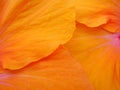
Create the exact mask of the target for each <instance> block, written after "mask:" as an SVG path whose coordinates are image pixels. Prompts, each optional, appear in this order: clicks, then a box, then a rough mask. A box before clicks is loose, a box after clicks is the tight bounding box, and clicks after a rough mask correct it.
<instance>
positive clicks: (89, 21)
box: [76, 0, 120, 32]
mask: <svg viewBox="0 0 120 90" xmlns="http://www.w3.org/2000/svg"><path fill="white" fill-rule="evenodd" d="M119 4H120V2H119V0H91V1H89V0H76V14H77V16H76V21H77V22H79V23H82V24H85V25H86V26H88V27H98V26H101V25H104V26H103V27H104V28H105V29H106V30H108V31H111V32H115V31H116V30H117V29H118V27H119V28H120V23H119V22H120V19H119V17H120V12H119V9H120V5H119Z"/></svg>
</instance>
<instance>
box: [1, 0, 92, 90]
mask: <svg viewBox="0 0 120 90" xmlns="http://www.w3.org/2000/svg"><path fill="white" fill-rule="evenodd" d="M0 7H1V8H0V90H92V86H91V84H90V82H89V80H88V78H87V76H86V74H85V72H84V70H83V69H82V68H81V66H80V65H79V63H78V62H77V61H76V60H75V59H74V58H73V57H72V56H71V55H70V54H69V52H68V51H67V50H66V49H65V48H64V47H63V46H62V45H63V44H65V43H66V42H67V41H68V40H69V39H70V38H71V36H72V34H73V31H74V29H75V23H74V21H75V12H74V1H73V0H0Z"/></svg>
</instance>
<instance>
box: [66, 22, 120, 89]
mask: <svg viewBox="0 0 120 90" xmlns="http://www.w3.org/2000/svg"><path fill="white" fill-rule="evenodd" d="M65 46H66V47H67V48H68V49H69V50H70V51H71V53H72V54H73V55H74V56H75V57H76V58H77V59H78V60H79V62H80V63H81V64H82V66H83V67H84V69H85V71H86V72H87V74H88V76H89V78H90V80H91V81H92V83H93V85H94V87H95V90H103V89H104V90H120V72H119V71H120V33H115V34H112V33H109V32H106V31H105V30H103V29H101V28H88V27H86V26H84V25H80V24H77V30H76V32H75V34H74V36H73V38H72V39H71V40H70V41H69V42H68V43H67V44H66V45H65Z"/></svg>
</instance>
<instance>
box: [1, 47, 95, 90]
mask: <svg viewBox="0 0 120 90" xmlns="http://www.w3.org/2000/svg"><path fill="white" fill-rule="evenodd" d="M3 73H7V74H9V75H11V76H10V77H8V78H6V79H5V78H4V79H3V80H2V81H3V82H4V83H8V84H11V85H13V86H14V87H7V86H4V85H0V88H1V90H16V89H18V90H21V89H24V90H36V89H40V90H93V87H92V84H91V83H90V82H89V79H88V78H87V75H86V73H85V72H84V70H83V69H82V67H81V66H80V64H79V63H78V62H77V61H76V60H75V59H74V58H73V57H72V56H71V55H70V53H69V52H68V51H67V50H66V49H65V48H63V47H62V46H61V47H59V48H58V49H57V50H56V51H55V52H54V53H53V54H52V55H50V56H48V57H47V58H44V59H42V60H41V61H38V62H34V63H31V65H28V66H26V67H24V68H22V69H19V70H15V71H14V70H13V71H11V70H6V71H4V72H3ZM0 82H1V80H0Z"/></svg>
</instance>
